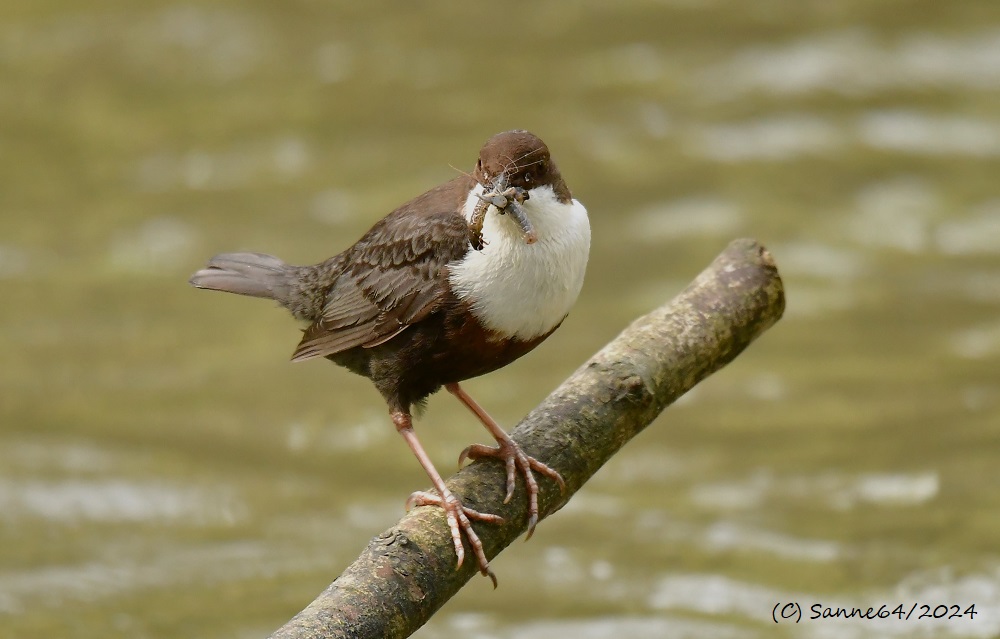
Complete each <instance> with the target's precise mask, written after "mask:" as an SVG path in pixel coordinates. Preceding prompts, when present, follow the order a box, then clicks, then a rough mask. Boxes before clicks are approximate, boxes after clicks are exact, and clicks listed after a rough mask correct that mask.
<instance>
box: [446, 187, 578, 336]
mask: <svg viewBox="0 0 1000 639" xmlns="http://www.w3.org/2000/svg"><path fill="white" fill-rule="evenodd" d="M482 190H483V188H482V186H477V187H476V191H475V192H476V193H481V192H482ZM529 194H530V196H529V198H528V200H526V201H525V202H524V204H523V205H522V207H523V209H524V212H525V214H526V215H527V217H528V219H529V220H530V221H531V223H532V225H533V226H534V227H535V232H536V233H537V234H538V241H537V242H535V243H534V244H528V243H526V242H525V240H524V232H523V231H522V230H521V227H520V226H518V224H517V222H515V221H514V220H512V219H510V217H509V216H507V215H500V214H498V213H497V210H496V209H495V208H493V207H490V210H489V211H487V213H486V219H485V222H484V223H483V239H484V240H485V242H486V245H485V247H484V248H483V250H482V251H475V250H470V251H469V253H468V254H467V255H466V256H465V257H464V258H463V259H462V260H461V261H459V262H457V263H453V264H451V265H450V267H449V268H450V275H449V279H450V282H451V286H452V290H453V291H454V292H455V294H456V295H458V297H459V298H461V299H463V300H466V301H468V302H470V303H471V305H472V311H473V313H475V315H476V317H477V319H479V321H480V322H482V324H483V325H484V326H485V327H487V328H490V329H493V330H495V331H498V332H500V333H503V334H505V335H509V336H511V337H518V338H520V339H524V340H528V339H532V338H535V337H539V336H541V335H544V334H546V333H548V332H549V331H551V330H552V329H553V328H555V327H556V326H557V325H558V324H559V322H561V321H562V320H563V318H565V317H566V315H567V314H568V313H569V310H570V308H571V307H572V306H573V303H574V302H576V298H577V296H578V295H579V294H580V289H581V288H582V287H583V276H584V273H585V272H586V270H587V258H588V256H589V253H590V220H589V219H588V218H587V209H585V208H584V206H583V205H582V204H580V203H579V202H577V201H576V200H573V201H572V203H569V204H563V203H561V202H559V201H558V199H556V196H555V193H554V192H553V190H552V187H551V186H544V187H538V188H535V189H532V190H531V191H529ZM478 202H479V200H478V199H477V198H476V197H475V195H474V194H470V195H469V198H468V200H466V203H465V216H466V218H467V219H470V220H471V218H472V212H473V210H474V209H475V207H476V204H477V203H478Z"/></svg>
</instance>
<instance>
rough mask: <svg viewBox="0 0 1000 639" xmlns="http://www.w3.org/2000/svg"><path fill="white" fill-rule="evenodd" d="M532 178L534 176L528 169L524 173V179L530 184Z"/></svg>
mask: <svg viewBox="0 0 1000 639" xmlns="http://www.w3.org/2000/svg"><path fill="white" fill-rule="evenodd" d="M531 178H532V175H531V171H528V172H527V173H525V174H524V181H525V182H527V183H529V184H530V183H531Z"/></svg>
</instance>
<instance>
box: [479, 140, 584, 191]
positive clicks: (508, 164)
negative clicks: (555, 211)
mask: <svg viewBox="0 0 1000 639" xmlns="http://www.w3.org/2000/svg"><path fill="white" fill-rule="evenodd" d="M472 177H473V178H475V180H476V181H477V182H479V183H480V184H482V185H483V187H484V188H486V189H495V190H498V191H502V190H503V189H505V188H507V187H511V186H514V187H519V188H522V189H524V190H526V191H528V192H529V193H530V192H531V191H532V190H533V189H536V188H539V187H545V186H549V187H551V188H552V190H553V192H554V193H555V195H556V197H557V198H558V199H559V201H560V202H564V203H568V202H570V201H571V200H572V199H573V197H572V195H571V194H570V191H569V187H568V186H566V182H565V181H564V180H563V179H562V175H561V174H560V173H559V169H558V168H557V167H556V164H555V162H553V161H552V157H551V156H550V155H549V147H547V146H545V143H544V142H542V140H541V139H540V138H538V136H536V135H534V134H532V133H529V132H528V131H522V130H515V131H505V132H503V133H497V134H496V135H494V136H493V137H491V138H490V139H489V140H487V141H486V144H484V145H483V148H482V149H480V151H479V161H478V162H476V168H475V169H474V170H473V172H472Z"/></svg>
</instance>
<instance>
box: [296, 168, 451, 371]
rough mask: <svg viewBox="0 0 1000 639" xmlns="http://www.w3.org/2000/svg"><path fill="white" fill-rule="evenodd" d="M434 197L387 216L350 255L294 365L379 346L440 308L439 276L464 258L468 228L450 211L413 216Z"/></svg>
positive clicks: (441, 289) (448, 208)
mask: <svg viewBox="0 0 1000 639" xmlns="http://www.w3.org/2000/svg"><path fill="white" fill-rule="evenodd" d="M449 185H450V183H449ZM433 193H434V192H433V191H432V192H429V193H428V194H425V196H422V197H421V198H418V199H417V200H414V201H413V202H411V203H409V204H408V205H406V206H404V207H402V208H400V209H397V210H396V211H394V212H393V213H391V214H390V215H389V216H387V217H386V218H385V219H383V220H382V221H381V222H379V223H378V224H376V225H375V226H374V227H373V228H372V230H371V231H369V232H368V233H367V234H366V235H365V236H364V237H362V238H361V239H360V240H359V241H358V243H357V244H355V245H354V246H353V247H352V248H351V249H349V250H348V255H347V267H346V268H345V270H344V272H343V273H342V274H341V275H340V276H339V277H338V278H337V280H336V282H335V283H334V285H333V287H332V288H331V289H330V292H329V294H328V295H327V301H326V305H325V307H324V309H323V316H322V317H321V318H320V319H319V320H317V321H316V322H314V323H313V324H312V325H311V326H309V328H307V329H306V331H305V335H303V337H302V341H301V342H300V343H299V346H298V348H297V349H296V350H295V353H294V354H293V355H292V361H301V360H305V359H311V358H313V357H326V356H328V355H334V354H336V353H340V352H343V351H346V350H348V349H350V348H354V347H356V346H363V347H372V346H377V345H379V344H382V343H384V342H386V341H388V340H390V339H392V338H393V337H394V336H396V335H397V334H399V333H400V332H402V331H404V330H406V328H407V327H409V326H412V325H413V324H415V323H417V322H419V321H420V320H422V319H424V318H425V317H427V316H428V315H429V314H430V313H432V312H433V311H435V310H436V309H437V308H438V307H439V306H440V304H441V301H442V299H443V297H444V295H445V293H446V292H447V286H448V284H447V281H445V279H444V278H443V277H442V276H443V274H444V271H443V269H444V268H445V267H446V266H447V265H448V263H449V262H452V261H454V260H457V259H460V258H461V257H463V256H464V255H465V254H466V252H468V251H469V250H470V245H469V224H468V222H467V221H466V220H465V218H464V217H462V216H461V215H460V214H458V213H457V212H456V205H455V204H454V203H451V205H450V206H443V205H441V206H440V208H439V209H438V210H439V211H440V212H437V213H430V214H428V213H426V211H425V210H423V209H421V213H419V214H413V207H414V206H419V205H420V203H421V202H420V200H421V199H422V198H425V197H427V196H429V195H432V194H433ZM439 195H440V194H439ZM438 199H441V198H438ZM433 203H436V202H431V203H425V204H433ZM431 210H432V211H433V210H434V209H431Z"/></svg>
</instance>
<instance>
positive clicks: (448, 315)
mask: <svg viewBox="0 0 1000 639" xmlns="http://www.w3.org/2000/svg"><path fill="white" fill-rule="evenodd" d="M589 252H590V223H589V220H588V218H587V210H586V209H585V208H584V207H583V205H582V204H580V203H579V202H578V201H576V200H574V199H573V197H572V196H571V195H570V191H569V188H568V187H567V186H566V182H565V181H563V178H562V175H561V174H560V173H559V169H557V168H556V165H555V163H554V162H553V161H552V158H551V157H550V156H549V150H548V147H546V146H545V143H544V142H542V141H541V140H540V139H539V138H537V137H536V136H534V135H532V134H531V133H529V132H527V131H508V132H505V133H499V134H497V135H495V136H493V137H492V138H490V139H489V140H488V141H487V142H486V144H484V145H483V148H482V150H480V152H479V161H478V162H477V163H476V166H475V169H474V170H473V172H472V174H471V175H463V176H460V177H457V178H455V179H453V180H451V181H449V182H446V183H444V184H442V185H440V186H437V187H435V188H433V189H431V190H430V191H427V192H426V193H424V194H423V195H420V196H418V197H416V198H414V199H412V200H410V201H409V202H407V203H406V204H404V205H402V206H400V207H399V208H397V209H396V210H395V211H393V212H392V213H390V214H389V215H387V216H386V217H384V218H383V219H382V220H380V221H379V222H377V223H376V224H375V226H373V227H372V228H371V230H369V231H368V232H367V233H365V235H364V236H363V237H362V238H361V239H360V240H358V241H357V243H355V244H354V246H351V247H350V248H348V249H347V250H345V251H344V252H342V253H340V254H339V255H336V256H334V257H331V258H330V259H328V260H326V261H325V262H320V263H319V264H316V265H313V266H292V265H289V264H286V263H284V262H283V261H281V260H280V259H278V258H276V257H272V256H270V255H263V254H260V253H226V254H222V255H217V256H215V257H213V258H212V259H211V260H210V261H209V263H208V266H207V267H206V268H204V269H202V270H200V271H198V272H197V273H195V274H194V276H192V277H191V284H193V285H194V286H196V287H198V288H206V289H212V290H216V291H226V292H228V293H237V294H240V295H250V296H253V297H265V298H270V299H273V300H276V301H277V302H278V303H279V304H281V305H282V306H284V307H285V308H287V309H288V310H289V311H291V313H292V315H294V316H295V317H296V318H298V319H300V320H306V321H308V322H310V325H309V327H308V328H306V329H305V334H304V336H303V337H302V341H301V343H300V344H299V346H298V348H297V349H296V350H295V353H294V355H293V356H292V361H302V360H306V359H311V358H313V357H325V358H327V359H330V360H332V361H333V362H335V363H337V364H340V365H341V366H344V367H346V368H347V369H349V370H351V371H352V372H354V373H357V374H359V375H363V376H365V377H367V378H368V379H370V380H371V381H372V382H373V383H374V384H375V387H376V388H377V389H378V390H379V392H380V393H382V397H383V398H384V399H385V401H386V403H387V404H388V405H389V412H390V413H391V414H392V421H393V424H395V426H396V430H397V431H399V433H400V434H401V435H402V436H403V438H404V439H405V440H406V443H407V444H408V445H409V447H410V449H411V450H412V451H413V454H414V455H416V457H417V460H418V461H419V462H420V465H421V466H423V468H424V470H425V471H426V472H427V475H428V476H429V477H430V479H431V482H432V483H433V484H434V488H435V489H436V493H430V492H416V493H414V494H413V495H411V496H410V499H409V500H408V501H407V505H408V506H411V505H429V504H433V505H437V506H440V507H441V508H443V509H444V511H445V515H446V517H447V521H448V526H449V527H450V529H451V536H452V539H453V541H454V544H455V552H456V553H457V555H458V566H461V565H462V561H463V559H464V557H465V550H464V547H463V541H462V534H463V533H464V534H465V536H466V537H467V538H468V540H469V543H470V545H471V547H472V550H473V552H474V553H475V554H476V557H477V559H478V561H479V570H480V572H482V573H483V574H484V575H488V576H490V577H491V578H493V574H492V572H491V571H490V570H489V562H488V561H487V559H486V555H485V553H484V552H483V547H482V543H481V542H480V541H479V538H478V536H477V535H476V533H475V531H474V530H473V529H472V525H471V523H470V519H476V520H480V521H487V522H494V523H496V522H500V521H502V520H501V519H500V517H498V516H497V515H491V514H486V513H479V512H476V511H474V510H472V509H469V508H465V507H464V506H462V504H461V502H460V501H459V500H458V498H457V497H455V495H454V494H452V493H451V491H449V490H448V488H447V487H446V486H445V483H444V480H443V479H442V478H441V475H440V474H439V473H438V472H437V470H436V469H435V468H434V465H433V464H432V463H431V460H430V458H429V457H428V456H427V453H426V452H424V449H423V447H422V446H421V445H420V442H419V441H418V440H417V436H416V434H415V433H414V431H413V423H412V417H411V410H412V407H413V406H414V405H415V404H416V405H419V404H420V403H422V402H423V401H424V400H426V398H427V397H428V396H429V395H430V394H432V393H434V392H436V391H438V390H439V389H440V388H441V387H442V386H444V387H445V388H446V389H447V390H448V391H449V392H450V393H452V394H453V395H455V397H457V398H458V399H459V401H461V402H462V403H463V404H465V406H467V407H468V408H469V410H471V411H472V412H473V413H475V415H476V416H477V417H478V418H479V419H480V420H481V421H482V422H483V425H484V426H486V429H487V430H489V431H490V434H491V435H493V437H494V438H495V439H496V441H497V446H496V447H495V448H494V447H488V446H483V445H480V444H473V445H472V446H469V447H468V448H466V449H465V450H464V451H462V454H461V456H460V458H459V460H460V462H461V461H463V460H464V459H466V458H470V459H477V458H481V457H497V458H500V459H502V460H503V461H504V463H505V464H506V469H507V496H506V499H505V501H504V503H506V502H507V501H509V500H510V498H511V496H512V495H513V492H514V486H515V481H516V475H517V474H518V473H520V474H521V475H522V476H523V477H524V480H525V484H526V487H527V493H528V500H529V505H528V513H529V519H528V536H529V537H530V536H531V533H532V532H533V531H534V528H535V524H536V523H537V522H538V484H537V481H536V479H535V476H534V473H536V472H537V473H540V474H542V475H545V476H547V477H549V478H551V479H552V480H554V481H556V482H557V483H559V485H560V487H561V488H564V487H565V486H564V484H563V480H562V477H560V475H559V473H558V472H556V471H555V470H553V469H552V468H550V467H548V466H546V465H545V464H543V463H541V462H539V461H538V460H536V459H534V458H533V457H529V456H528V455H526V454H525V453H524V451H522V450H521V448H520V446H518V445H517V444H516V443H515V442H514V441H513V440H512V439H511V438H510V437H509V436H508V435H507V434H506V433H505V432H504V431H503V430H502V429H501V428H500V426H499V425H498V424H497V423H496V422H495V421H494V420H493V419H492V418H491V417H490V416H489V415H487V414H486V412H485V411H484V410H483V409H482V408H481V407H480V406H479V405H478V404H477V403H476V402H475V401H473V399H472V398H471V397H469V396H468V395H467V394H466V393H465V391H464V390H463V389H462V388H461V387H460V386H459V382H461V381H464V380H466V379H469V378H472V377H476V376H478V375H482V374H484V373H489V372H490V371H494V370H496V369H498V368H500V367H502V366H506V365H507V364H509V363H511V362H512V361H514V360H515V359H517V358H518V357H520V356H522V355H524V354H525V353H527V352H528V351H530V350H531V349H533V348H534V347H535V346H537V345H538V344H539V343H541V342H542V340H544V339H545V338H546V337H548V336H549V335H551V334H552V332H553V331H555V330H556V328H557V327H558V326H559V325H560V324H561V323H562V321H563V319H565V317H566V315H567V314H568V313H569V310H570V307H572V306H573V303H574V302H575V301H576V298H577V295H578V294H579V293H580V288H581V286H582V285H583V277H584V272H585V271H586V268H587V257H588V254H589ZM493 579H494V584H495V582H496V580H495V578H493Z"/></svg>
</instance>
